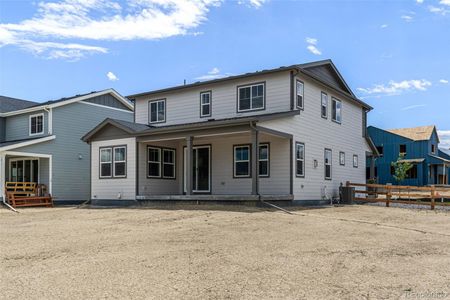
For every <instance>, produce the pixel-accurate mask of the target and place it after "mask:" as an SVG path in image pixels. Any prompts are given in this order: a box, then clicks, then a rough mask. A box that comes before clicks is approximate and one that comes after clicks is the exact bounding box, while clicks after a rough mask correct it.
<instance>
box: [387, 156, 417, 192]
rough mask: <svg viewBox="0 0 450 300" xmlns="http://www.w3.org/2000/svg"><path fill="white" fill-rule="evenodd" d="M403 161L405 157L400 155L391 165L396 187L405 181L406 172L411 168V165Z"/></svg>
mask: <svg viewBox="0 0 450 300" xmlns="http://www.w3.org/2000/svg"><path fill="white" fill-rule="evenodd" d="M404 159H405V155H404V154H403V153H401V154H400V156H399V157H398V158H397V161H395V162H392V163H391V166H392V167H394V179H395V180H396V181H397V184H398V185H400V183H401V182H402V181H403V180H405V179H406V177H407V174H408V171H409V170H411V169H412V167H413V164H412V163H410V162H408V161H404Z"/></svg>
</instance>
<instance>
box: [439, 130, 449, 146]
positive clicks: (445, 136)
mask: <svg viewBox="0 0 450 300" xmlns="http://www.w3.org/2000/svg"><path fill="white" fill-rule="evenodd" d="M437 133H438V136H439V140H440V141H441V142H440V144H439V146H440V147H441V148H443V149H450V130H438V132H437Z"/></svg>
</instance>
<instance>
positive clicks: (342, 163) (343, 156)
mask: <svg viewBox="0 0 450 300" xmlns="http://www.w3.org/2000/svg"><path fill="white" fill-rule="evenodd" d="M342 158H344V162H342ZM339 165H340V166H345V152H344V151H339Z"/></svg>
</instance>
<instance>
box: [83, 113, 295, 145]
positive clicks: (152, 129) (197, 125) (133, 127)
mask: <svg viewBox="0 0 450 300" xmlns="http://www.w3.org/2000/svg"><path fill="white" fill-rule="evenodd" d="M299 114H300V111H299V110H289V111H284V112H276V113H268V114H260V115H252V116H242V117H234V118H225V119H208V120H206V121H201V122H193V123H183V124H174V125H165V126H164V125H163V126H151V125H146V124H139V123H133V122H127V121H123V120H117V119H110V118H107V119H105V120H104V121H103V122H102V123H100V124H99V125H97V126H96V127H95V128H94V129H92V130H91V131H90V132H88V133H87V134H86V135H85V136H83V137H82V140H83V141H85V142H89V141H91V140H93V139H94V137H95V136H96V134H97V133H98V132H99V131H100V130H101V129H103V128H105V127H106V126H109V125H111V126H114V127H117V128H119V129H121V130H122V131H124V132H125V133H127V134H128V135H129V136H136V137H137V136H144V135H154V134H166V133H176V132H183V131H189V130H201V129H211V128H219V127H225V126H235V125H240V124H248V123H250V122H259V121H267V120H272V119H278V118H284V117H290V116H296V115H299Z"/></svg>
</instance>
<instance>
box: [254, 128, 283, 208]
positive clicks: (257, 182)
mask: <svg viewBox="0 0 450 300" xmlns="http://www.w3.org/2000/svg"><path fill="white" fill-rule="evenodd" d="M250 128H252V129H253V130H255V131H256V135H257V136H258V133H259V129H258V128H257V127H256V126H255V125H254V124H253V122H250ZM258 145H259V142H258V139H257V140H256V147H257V148H256V156H257V157H255V158H254V159H255V161H256V160H257V159H258V156H259V155H258V153H259V147H258ZM258 164H259V161H256V166H257V167H256V174H254V176H256V192H257V195H258V201H259V202H261V203H264V204H266V205H268V206H271V207H273V208H276V209H278V210H281V211H283V212H285V213H288V214H290V215H292V213H291V212H290V211H288V210H286V209H284V208H281V207H279V206H276V205H275V204H272V203H269V202H266V201H264V200H262V199H261V194H260V193H259V170H258Z"/></svg>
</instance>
